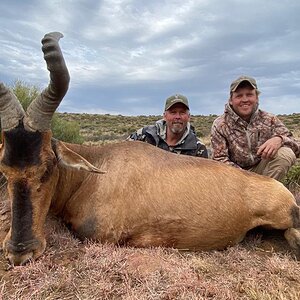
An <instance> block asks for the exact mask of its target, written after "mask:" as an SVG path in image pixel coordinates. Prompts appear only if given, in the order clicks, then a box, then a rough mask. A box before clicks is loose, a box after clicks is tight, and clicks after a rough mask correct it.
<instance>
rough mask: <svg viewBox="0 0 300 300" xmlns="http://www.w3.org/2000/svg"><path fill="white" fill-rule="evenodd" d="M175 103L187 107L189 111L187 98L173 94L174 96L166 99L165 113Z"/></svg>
mask: <svg viewBox="0 0 300 300" xmlns="http://www.w3.org/2000/svg"><path fill="white" fill-rule="evenodd" d="M176 103H182V104H184V105H185V106H186V107H187V109H188V110H189V109H190V107H189V101H188V99H187V97H185V96H183V95H181V94H175V95H173V96H170V97H169V98H167V100H166V104H165V111H166V110H168V109H170V108H171V107H172V106H173V105H174V104H176Z"/></svg>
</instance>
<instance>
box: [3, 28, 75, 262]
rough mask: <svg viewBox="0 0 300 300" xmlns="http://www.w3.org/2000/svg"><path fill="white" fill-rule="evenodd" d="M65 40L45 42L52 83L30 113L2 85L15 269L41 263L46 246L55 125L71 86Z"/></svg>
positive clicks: (9, 245)
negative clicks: (63, 46) (61, 44)
mask: <svg viewBox="0 0 300 300" xmlns="http://www.w3.org/2000/svg"><path fill="white" fill-rule="evenodd" d="M61 37H62V34H60V33H58V32H53V33H50V34H47V35H45V37H44V38H43V39H42V44H43V46H42V50H43V52H44V59H45V60H46V63H47V68H48V70H49V71H50V83H49V86H48V87H47V88H46V89H45V90H44V91H43V92H42V93H41V94H40V95H39V96H38V97H37V98H36V99H35V100H34V101H33V102H32V103H31V104H30V106H29V107H28V109H27V112H25V111H24V110H23V108H22V106H21V104H20V103H19V101H18V99H17V98H16V96H15V95H14V94H13V93H12V92H11V91H10V90H9V89H7V88H6V87H5V86H4V85H3V84H2V83H1V84H0V114H1V127H2V143H3V144H2V147H1V154H0V159H1V164H0V170H1V172H2V173H3V174H4V175H5V177H6V178H7V184H8V194H9V198H10V200H11V210H12V219H11V227H10V231H9V233H8V234H7V236H6V238H5V241H4V244H3V249H4V253H5V255H6V256H7V258H8V259H9V260H10V261H11V262H12V263H13V264H16V265H17V264H22V263H24V262H26V261H27V260H28V259H31V258H35V257H38V256H39V255H40V254H41V253H42V252H43V251H44V249H45V245H46V242H45V237H44V233H43V231H42V229H43V224H44V222H45V217H46V214H47V212H48V210H49V206H50V201H51V196H52V194H53V190H54V188H55V185H56V182H57V179H58V176H55V174H56V173H57V172H58V170H57V159H56V157H55V153H54V152H53V150H52V147H51V137H52V134H51V130H50V126H51V119H52V116H53V114H54V112H55V110H56V108H57V107H58V105H59V103H60V101H61V100H62V98H63V97H64V95H65V94H66V92H67V90H68V85H69V80H70V77H69V73H68V69H67V67H66V65H65V61H64V58H63V56H62V53H61V50H60V47H59V45H58V41H59V39H60V38H61Z"/></svg>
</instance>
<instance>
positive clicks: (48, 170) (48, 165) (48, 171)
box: [40, 160, 55, 183]
mask: <svg viewBox="0 0 300 300" xmlns="http://www.w3.org/2000/svg"><path fill="white" fill-rule="evenodd" d="M54 164H55V162H54V160H48V161H47V162H46V170H45V172H44V174H43V175H42V177H41V178H40V182H41V183H45V182H47V181H48V180H49V178H50V176H51V175H52V173H53V168H54Z"/></svg>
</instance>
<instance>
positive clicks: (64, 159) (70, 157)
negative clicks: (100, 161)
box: [54, 140, 106, 174]
mask: <svg viewBox="0 0 300 300" xmlns="http://www.w3.org/2000/svg"><path fill="white" fill-rule="evenodd" d="M54 152H55V154H56V156H57V159H58V163H60V164H63V165H65V166H67V167H71V168H75V169H78V170H85V171H88V172H92V173H100V174H104V173H106V171H102V170H100V169H98V168H97V167H95V166H94V165H92V164H91V163H89V162H88V161H87V160H86V159H85V158H83V157H82V156H81V155H79V154H77V153H76V152H74V151H72V150H71V149H69V148H68V147H67V146H66V145H65V144H64V143H63V142H61V141H58V140H55V142H54Z"/></svg>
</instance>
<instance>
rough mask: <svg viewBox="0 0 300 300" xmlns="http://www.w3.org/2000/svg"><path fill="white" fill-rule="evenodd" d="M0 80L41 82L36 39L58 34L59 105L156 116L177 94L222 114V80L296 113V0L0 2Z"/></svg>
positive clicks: (274, 108)
mask: <svg viewBox="0 0 300 300" xmlns="http://www.w3.org/2000/svg"><path fill="white" fill-rule="evenodd" d="M0 11H1V17H0V42H1V46H0V81H2V82H4V83H5V84H7V85H10V86H12V85H13V83H14V82H15V81H16V80H21V81H22V82H24V83H26V84H28V85H32V86H36V87H38V88H40V89H43V88H45V87H46V86H47V85H48V82H49V74H48V71H47V68H46V65H45V61H44V60H43V54H42V51H41V43H40V41H41V39H42V37H43V36H44V34H46V33H48V32H52V31H59V32H61V33H63V35H64V38H63V39H61V40H60V45H61V48H62V51H63V54H64V57H65V60H66V64H67V66H68V69H69V72H70V76H71V82H70V87H69V91H68V93H67V95H66V96H65V98H64V99H63V101H62V103H61V105H60V107H59V111H60V112H72V113H95V114H121V115H126V116H136V115H161V114H162V113H163V109H164V103H165V99H166V98H167V97H168V96H170V95H173V94H176V93H180V94H184V95H185V96H187V98H188V99H189V104H190V110H191V114H192V115H210V114H216V115H220V114H222V113H223V111H224V105H225V103H226V102H227V101H228V95H229V86H230V83H231V82H232V81H233V80H234V79H236V78H237V77H239V76H241V75H249V76H252V77H254V78H255V79H256V80H257V84H258V88H259V90H260V91H261V94H260V100H259V101H260V108H261V109H263V110H266V111H268V112H271V113H274V114H291V113H300V18H299V15H300V1H298V0H281V1H274V0H264V1H261V0H251V1H248V0H226V1H224V0H185V1H182V0H180V1H177V0H151V1H150V0H102V1H97V0H53V1H50V0H43V1H40V0H26V1H19V0H9V1H6V0H4V1H1V3H0Z"/></svg>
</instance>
